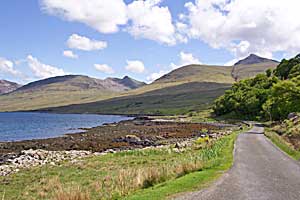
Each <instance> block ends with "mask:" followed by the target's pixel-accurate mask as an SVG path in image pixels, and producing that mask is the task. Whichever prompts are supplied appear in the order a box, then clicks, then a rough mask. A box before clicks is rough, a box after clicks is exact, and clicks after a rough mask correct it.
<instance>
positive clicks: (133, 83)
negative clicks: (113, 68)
mask: <svg viewBox="0 0 300 200" xmlns="http://www.w3.org/2000/svg"><path fill="white" fill-rule="evenodd" d="M106 80H111V81H113V82H116V83H119V84H120V85H124V86H125V87H128V88H129V89H136V88H139V87H142V86H145V85H146V83H144V82H141V81H137V80H134V79H132V78H130V77H129V76H124V78H123V79H119V78H107V79H106Z"/></svg>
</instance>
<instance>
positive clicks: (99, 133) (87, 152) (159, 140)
mask: <svg viewBox="0 0 300 200" xmlns="http://www.w3.org/2000/svg"><path fill="white" fill-rule="evenodd" d="M225 127H226V128H225ZM230 129H232V127H231V128H228V126H227V125H223V124H216V125H214V124H201V123H183V122H182V123H178V122H170V121H159V120H155V121H152V120H151V119H148V118H136V119H135V120H129V121H122V122H119V123H112V124H105V125H103V126H100V127H95V128H92V129H87V130H86V132H85V133H77V134H69V135H66V136H64V137H58V138H50V139H43V140H30V141H20V142H5V143H0V176H7V175H9V174H11V173H15V172H18V171H19V170H20V169H24V168H30V167H34V166H42V165H46V164H51V165H57V164H59V163H60V162H62V161H71V162H76V161H77V160H79V159H81V158H85V157H89V156H94V155H102V154H106V153H115V152H118V151H124V150H132V149H143V148H160V147H162V146H168V145H175V147H176V148H177V149H180V148H181V147H182V146H186V144H187V143H190V141H191V140H194V139H196V138H198V137H207V136H208V137H210V138H218V137H221V136H223V135H227V134H230V133H231V131H230Z"/></svg>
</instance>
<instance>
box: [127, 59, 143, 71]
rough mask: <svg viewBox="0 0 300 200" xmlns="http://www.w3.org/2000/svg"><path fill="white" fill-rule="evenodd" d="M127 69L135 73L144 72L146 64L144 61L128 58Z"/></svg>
mask: <svg viewBox="0 0 300 200" xmlns="http://www.w3.org/2000/svg"><path fill="white" fill-rule="evenodd" d="M125 69H126V70H127V71H130V72H133V73H143V72H144V71H145V66H144V63H143V62H141V61H139V60H132V61H129V60H127V66H126V67H125Z"/></svg>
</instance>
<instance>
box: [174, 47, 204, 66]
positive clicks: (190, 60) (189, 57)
mask: <svg viewBox="0 0 300 200" xmlns="http://www.w3.org/2000/svg"><path fill="white" fill-rule="evenodd" d="M179 58H180V60H179V64H174V63H171V65H170V66H171V69H173V70H174V69H177V68H179V67H182V66H185V65H191V64H201V62H200V61H199V59H198V58H195V57H194V56H193V54H191V53H185V52H183V51H181V52H180V53H179Z"/></svg>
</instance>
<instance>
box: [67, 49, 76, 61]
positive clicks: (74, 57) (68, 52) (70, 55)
mask: <svg viewBox="0 0 300 200" xmlns="http://www.w3.org/2000/svg"><path fill="white" fill-rule="evenodd" d="M63 56H65V57H67V58H73V59H76V58H78V55H76V54H74V53H73V51H70V50H66V51H63Z"/></svg>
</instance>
